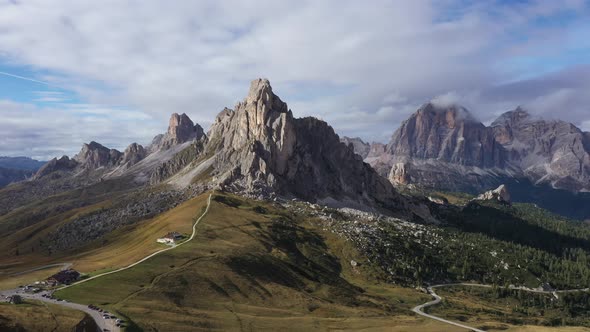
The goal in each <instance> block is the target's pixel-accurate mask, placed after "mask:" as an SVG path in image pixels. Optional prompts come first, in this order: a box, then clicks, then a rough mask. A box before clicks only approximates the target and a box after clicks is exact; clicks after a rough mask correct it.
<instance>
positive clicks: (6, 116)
mask: <svg viewBox="0 0 590 332" xmlns="http://www.w3.org/2000/svg"><path fill="white" fill-rule="evenodd" d="M589 36H590V1H589V0H562V1H553V0H545V1H516V0H515V1H508V0H504V1H485V0H484V1H468V0H437V1H422V0H413V1H406V0H400V1H381V0H373V1H368V2H367V1H352V0H351V1H347V0H319V1H318V0H314V1H277V0H274V1H266V0H256V1H247V0H246V1H243V0H242V1H231V0H224V1H208V0H202V1H192V0H178V1H174V2H170V1H155V0H141V1H140V0H135V1H134V0H126V1H122V0H112V1H111V0H104V1H89V0H78V1H74V0H54V1H44V0H31V1H26V0H9V1H7V0H0V155H8V156H29V157H33V158H37V159H42V160H48V159H50V158H53V157H59V156H62V155H64V154H65V155H69V156H73V155H74V154H75V153H77V152H78V151H79V150H80V147H81V146H82V144H83V143H84V142H90V141H93V140H94V141H97V142H100V143H102V144H103V145H105V146H107V147H111V148H117V149H120V150H123V149H124V148H125V147H126V146H127V145H129V144H130V143H132V142H138V143H140V144H143V145H147V144H149V142H150V141H151V139H152V137H153V136H155V135H156V134H158V133H162V132H164V131H165V130H166V127H167V123H168V119H169V117H170V114H171V113H174V112H176V113H187V114H188V115H189V116H190V117H191V119H193V121H195V122H198V123H199V124H201V125H202V126H203V127H204V128H205V129H206V130H207V128H208V127H209V126H210V124H211V123H212V121H213V120H214V117H215V115H216V114H217V113H218V112H219V111H221V110H222V109H223V108H224V107H230V108H231V107H233V106H234V105H235V104H236V103H237V102H239V101H240V100H242V99H243V98H244V97H245V96H246V94H247V92H248V88H249V82H250V81H251V80H253V79H255V78H258V77H264V78H268V79H269V80H270V82H271V84H272V86H273V90H274V92H275V94H277V95H278V96H280V97H281V99H283V100H284V101H285V102H287V104H288V105H289V108H290V109H291V110H292V111H293V114H294V115H295V116H296V117H303V116H315V117H318V118H320V119H322V120H325V121H327V122H328V123H329V124H330V125H332V127H334V129H335V130H336V132H337V133H338V134H340V135H341V136H342V135H346V136H358V137H361V138H362V139H364V140H366V141H379V142H386V141H388V140H389V138H390V137H391V135H392V134H393V132H394V131H395V130H396V129H397V128H398V126H399V124H400V123H401V122H402V121H403V120H405V119H406V118H407V117H408V116H409V115H410V114H411V113H413V112H414V111H415V110H416V109H417V108H418V107H419V106H420V105H421V104H423V103H425V102H428V101H430V100H445V101H447V102H453V103H457V104H460V105H463V106H465V107H467V108H468V109H469V110H470V111H471V112H472V113H473V114H474V115H475V117H476V118H478V119H479V120H480V121H482V122H484V123H486V124H489V123H491V122H492V121H493V120H494V119H495V118H496V117H497V116H498V115H500V114H501V113H503V112H506V111H509V110H512V109H514V108H516V107H517V106H523V107H525V108H526V109H527V110H529V112H531V113H534V114H536V115H539V116H543V117H545V118H560V119H563V120H566V121H569V122H572V123H574V124H575V125H577V126H579V127H580V128H582V129H583V130H590V93H588V92H589V91H590V38H589Z"/></svg>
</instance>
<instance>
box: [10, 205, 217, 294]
mask: <svg viewBox="0 0 590 332" xmlns="http://www.w3.org/2000/svg"><path fill="white" fill-rule="evenodd" d="M206 199H207V195H202V196H199V197H196V198H194V199H192V200H189V201H187V202H185V203H183V204H181V205H179V206H178V207H177V208H175V209H174V212H172V211H168V212H165V213H163V214H160V215H158V216H156V217H154V218H151V219H147V220H144V221H140V222H138V223H133V224H130V225H126V226H123V227H121V228H119V229H117V230H115V231H113V232H111V233H109V234H107V235H106V236H104V237H102V238H100V239H98V240H96V241H93V242H90V243H88V244H87V245H85V246H82V247H80V248H76V249H75V250H71V251H65V252H59V253H55V254H52V255H48V254H47V253H43V252H39V251H37V252H35V251H33V252H31V251H29V250H26V249H24V248H28V246H29V245H34V244H35V243H38V242H39V241H41V240H42V239H43V238H44V236H46V234H47V233H48V232H49V231H51V230H54V229H56V228H57V227H59V225H61V224H64V223H67V222H70V221H71V220H72V218H73V217H69V218H66V215H73V216H75V215H79V214H83V213H88V211H89V210H92V209H100V208H101V206H104V205H105V204H107V203H101V204H98V205H93V206H90V207H85V208H81V209H75V210H72V211H68V212H65V213H64V214H65V215H64V214H60V215H58V216H56V217H51V218H48V219H46V220H44V221H42V222H40V223H37V224H35V225H33V226H30V227H25V228H23V229H21V230H19V231H17V232H16V233H14V234H13V235H12V236H10V237H7V239H9V241H6V242H0V247H1V248H5V250H4V251H2V250H0V253H2V254H0V286H2V287H3V288H11V287H10V286H12V287H14V286H16V285H20V284H23V283H26V282H31V281H35V280H40V279H44V278H46V277H48V276H50V275H51V274H52V273H54V272H55V270H56V269H48V270H43V271H36V272H33V273H26V274H22V275H18V276H14V273H17V272H20V271H26V270H27V269H31V268H34V267H37V266H41V265H45V264H53V263H64V262H69V263H73V268H75V269H77V270H79V271H81V272H84V273H90V274H95V273H97V272H99V271H105V270H109V269H114V268H117V267H122V266H126V265H128V264H130V263H132V262H135V261H137V260H139V259H140V258H143V257H145V256H147V255H148V254H150V253H152V252H155V251H157V250H159V249H162V248H165V246H163V245H161V244H158V243H156V239H157V238H158V237H161V236H162V235H164V234H166V233H168V232H170V231H178V232H180V233H184V234H190V232H191V231H192V217H193V216H194V215H195V213H196V212H195V211H198V210H200V209H201V208H202V207H203V206H204V205H205V204H206ZM62 217H63V218H64V219H61V218H62ZM0 226H1V224H0ZM45 227H46V229H44V228H45ZM37 228H42V229H44V230H43V231H35V230H36V229H37ZM16 243H18V245H17V244H16ZM15 246H17V247H18V248H19V251H21V253H19V255H15V254H14V249H12V250H11V249H9V248H14V247H15Z"/></svg>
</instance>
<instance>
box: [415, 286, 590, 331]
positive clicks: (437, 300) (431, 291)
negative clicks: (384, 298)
mask: <svg viewBox="0 0 590 332" xmlns="http://www.w3.org/2000/svg"><path fill="white" fill-rule="evenodd" d="M452 286H467V287H482V288H492V287H493V286H492V285H485V284H472V283H452V284H440V285H434V286H430V287H428V288H427V291H428V294H430V295H432V297H434V300H432V301H429V302H426V303H424V304H421V305H418V306H415V307H414V308H413V309H412V311H413V312H415V313H417V314H418V315H421V316H424V317H427V318H430V319H434V320H437V321H439V322H443V323H447V324H450V325H454V326H458V327H461V328H464V329H468V330H471V331H475V332H485V331H484V330H480V329H478V328H475V327H472V326H468V325H464V324H461V323H457V322H453V321H450V320H447V319H444V318H441V317H437V316H434V315H431V314H427V313H425V312H424V311H423V310H424V308H427V307H430V306H433V305H436V304H439V303H440V302H441V301H442V298H441V297H440V296H439V295H438V294H436V292H435V291H434V289H435V288H442V287H452ZM508 288H510V289H515V290H522V291H525V292H531V293H541V294H551V295H553V296H554V297H555V298H556V299H559V296H558V294H559V293H575V292H588V291H590V288H579V289H565V290H554V291H544V290H537V289H530V288H526V287H522V286H512V285H510V286H509V287H508Z"/></svg>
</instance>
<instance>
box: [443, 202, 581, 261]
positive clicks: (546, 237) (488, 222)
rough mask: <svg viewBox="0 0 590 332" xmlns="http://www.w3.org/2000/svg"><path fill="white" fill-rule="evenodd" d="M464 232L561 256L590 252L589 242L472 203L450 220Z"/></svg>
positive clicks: (498, 209) (501, 211)
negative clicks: (570, 250)
mask: <svg viewBox="0 0 590 332" xmlns="http://www.w3.org/2000/svg"><path fill="white" fill-rule="evenodd" d="M449 220H452V224H453V225H454V226H456V227H458V228H459V229H460V230H462V231H464V232H470V233H482V234H485V235H487V236H490V237H492V238H495V239H498V240H503V241H508V242H513V243H516V244H520V245H524V246H529V247H533V248H537V249H540V250H543V251H546V252H549V253H552V254H555V255H557V256H562V254H563V253H564V251H565V249H566V248H583V249H585V250H590V241H588V240H585V239H582V238H577V237H573V236H568V235H564V234H559V233H557V232H555V231H552V230H549V229H546V228H543V227H541V226H539V225H535V224H531V223H530V222H528V221H526V220H524V219H521V218H519V217H517V216H514V215H512V214H510V213H508V212H506V211H503V210H501V209H500V208H495V207H491V206H485V205H480V204H477V203H471V204H469V205H467V206H466V207H465V208H464V209H463V210H462V211H461V212H458V213H457V214H456V216H455V217H454V218H452V219H449Z"/></svg>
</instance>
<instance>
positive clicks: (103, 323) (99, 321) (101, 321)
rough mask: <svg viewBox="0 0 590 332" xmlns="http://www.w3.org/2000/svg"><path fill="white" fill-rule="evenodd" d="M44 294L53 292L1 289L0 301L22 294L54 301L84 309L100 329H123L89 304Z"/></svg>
mask: <svg viewBox="0 0 590 332" xmlns="http://www.w3.org/2000/svg"><path fill="white" fill-rule="evenodd" d="M43 294H51V293H50V292H41V293H36V294H30V293H26V292H25V291H24V290H23V289H21V288H19V289H12V290H6V291H0V301H4V299H5V298H6V297H8V296H13V295H20V296H21V297H22V298H24V299H29V300H37V301H42V302H47V303H52V304H56V305H60V306H63V307H66V308H70V309H74V310H80V311H83V312H84V313H87V314H88V315H90V317H92V319H94V321H95V322H96V325H97V326H98V330H99V331H104V330H105V329H106V330H108V331H113V332H119V331H121V329H120V328H118V327H117V326H116V323H115V320H114V319H105V318H104V317H103V316H102V313H100V312H98V311H96V310H92V309H90V308H88V306H85V305H82V304H78V303H71V302H66V301H57V300H55V299H50V298H46V297H43Z"/></svg>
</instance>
